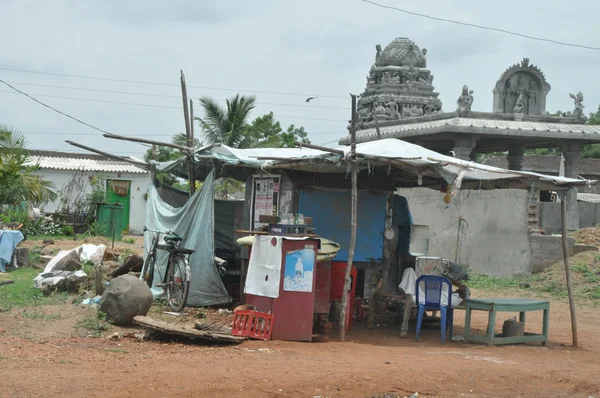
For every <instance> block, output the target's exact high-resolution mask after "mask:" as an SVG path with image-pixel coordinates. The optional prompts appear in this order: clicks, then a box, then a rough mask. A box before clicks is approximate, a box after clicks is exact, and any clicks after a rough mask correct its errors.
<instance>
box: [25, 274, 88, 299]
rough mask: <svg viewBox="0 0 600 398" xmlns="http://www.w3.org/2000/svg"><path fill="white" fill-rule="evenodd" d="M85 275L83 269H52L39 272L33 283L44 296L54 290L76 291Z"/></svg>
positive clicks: (85, 278) (83, 280) (84, 279)
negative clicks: (51, 270)
mask: <svg viewBox="0 0 600 398" xmlns="http://www.w3.org/2000/svg"><path fill="white" fill-rule="evenodd" d="M86 280H87V275H86V273H85V272H83V271H75V272H72V271H53V272H45V273H41V274H39V275H38V276H37V277H36V278H35V279H34V280H33V283H34V284H35V287H37V288H38V289H40V290H41V292H42V294H43V295H44V296H49V295H50V294H52V293H54V292H68V293H76V292H77V291H78V290H79V287H80V286H81V284H82V283H83V282H85V281H86Z"/></svg>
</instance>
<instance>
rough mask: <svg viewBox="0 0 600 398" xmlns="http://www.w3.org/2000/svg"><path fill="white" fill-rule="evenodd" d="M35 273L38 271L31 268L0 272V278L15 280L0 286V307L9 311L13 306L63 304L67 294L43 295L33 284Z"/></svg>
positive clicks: (67, 296)
mask: <svg viewBox="0 0 600 398" xmlns="http://www.w3.org/2000/svg"><path fill="white" fill-rule="evenodd" d="M37 275H38V271H37V270H35V269H33V268H18V269H16V270H14V271H10V272H7V273H4V274H0V280H7V279H10V280H13V281H15V283H14V284H12V285H4V286H0V308H1V309H3V310H4V311H9V310H11V309H13V308H22V307H39V306H44V305H54V304H64V303H65V302H66V301H67V299H68V298H69V295H68V294H66V293H57V294H53V295H51V296H49V297H45V296H43V295H42V293H41V292H40V290H39V289H37V288H36V287H34V286H33V278H35V277H36V276H37Z"/></svg>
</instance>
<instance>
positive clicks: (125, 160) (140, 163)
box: [65, 140, 149, 168]
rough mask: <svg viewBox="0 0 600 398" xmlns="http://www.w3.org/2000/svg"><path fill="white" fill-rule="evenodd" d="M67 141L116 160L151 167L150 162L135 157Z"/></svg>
mask: <svg viewBox="0 0 600 398" xmlns="http://www.w3.org/2000/svg"><path fill="white" fill-rule="evenodd" d="M65 142H66V143H67V144H69V145H73V146H76V147H77V148H81V149H85V150H86V151H90V152H94V153H97V154H98V155H102V156H106V157H107V158H111V159H115V160H120V161H123V162H127V163H131V164H134V165H136V166H140V167H145V168H148V167H149V165H148V163H144V162H138V161H137V160H133V159H130V158H128V157H125V156H117V155H113V154H111V153H108V152H104V151H101V150H99V149H95V148H90V147H89V146H86V145H82V144H78V143H76V142H73V141H69V140H65Z"/></svg>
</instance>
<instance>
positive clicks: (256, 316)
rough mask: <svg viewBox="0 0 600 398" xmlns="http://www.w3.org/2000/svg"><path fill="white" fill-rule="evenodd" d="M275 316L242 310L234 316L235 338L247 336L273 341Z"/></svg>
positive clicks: (232, 332)
mask: <svg viewBox="0 0 600 398" xmlns="http://www.w3.org/2000/svg"><path fill="white" fill-rule="evenodd" d="M274 321H275V316H273V315H272V314H266V313H264V312H258V311H252V310H240V311H236V312H234V314H233V328H232V330H231V334H233V335H234V336H245V337H251V338H254V339H260V340H271V334H272V333H273V322H274Z"/></svg>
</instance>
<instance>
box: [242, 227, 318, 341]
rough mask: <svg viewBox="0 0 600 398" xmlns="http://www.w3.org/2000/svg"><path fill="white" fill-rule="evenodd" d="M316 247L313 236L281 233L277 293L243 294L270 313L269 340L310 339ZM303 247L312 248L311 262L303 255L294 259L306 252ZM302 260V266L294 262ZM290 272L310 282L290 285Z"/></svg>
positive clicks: (316, 241)
mask: <svg viewBox="0 0 600 398" xmlns="http://www.w3.org/2000/svg"><path fill="white" fill-rule="evenodd" d="M318 248H319V240H317V239H286V238H285V237H283V239H282V244H281V250H282V264H281V271H280V272H281V274H280V275H281V278H280V282H279V297H277V298H270V297H264V296H259V295H255V294H246V303H247V304H250V305H252V306H254V307H255V308H256V309H257V310H258V311H261V312H266V313H269V312H270V313H272V314H273V315H274V317H275V319H274V323H273V334H272V336H271V338H272V339H273V340H293V341H311V340H312V331H313V330H312V329H313V313H314V309H315V294H316V289H315V279H316V274H317V272H316V257H317V251H318ZM307 250H311V251H312V252H313V255H312V259H313V260H312V264H307V263H306V258H307V257H306V256H303V259H301V260H298V259H299V258H300V257H299V256H298V253H301V252H303V251H304V252H306V251H307ZM250 255H251V253H250ZM302 261H304V264H303V267H302V266H300V267H299V265H298V264H299V263H301V262H302ZM286 271H287V272H286ZM309 272H310V274H309ZM294 273H295V274H296V275H300V274H302V273H303V274H304V275H305V276H306V278H311V280H312V283H309V284H308V286H306V285H303V286H301V287H299V288H294V287H293V286H292V285H289V283H290V275H291V274H294ZM306 278H305V280H306ZM286 283H287V284H288V285H286ZM307 290H310V291H307Z"/></svg>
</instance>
